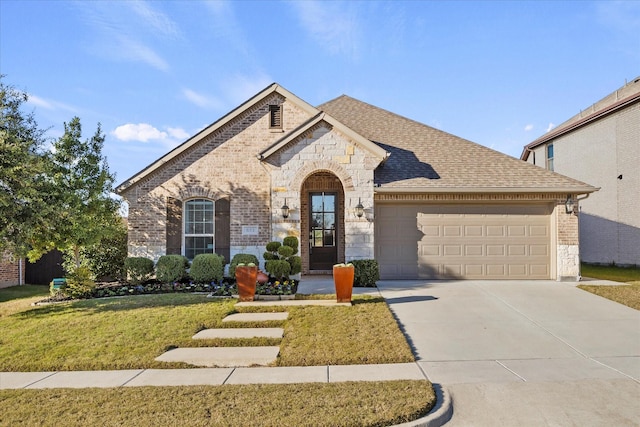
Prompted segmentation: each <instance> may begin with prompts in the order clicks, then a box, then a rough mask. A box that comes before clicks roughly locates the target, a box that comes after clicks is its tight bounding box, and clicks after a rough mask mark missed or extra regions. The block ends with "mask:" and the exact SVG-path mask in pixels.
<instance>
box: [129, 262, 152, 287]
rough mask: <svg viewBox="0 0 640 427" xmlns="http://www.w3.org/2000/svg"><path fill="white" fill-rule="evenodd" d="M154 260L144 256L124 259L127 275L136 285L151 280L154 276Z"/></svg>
mask: <svg viewBox="0 0 640 427" xmlns="http://www.w3.org/2000/svg"><path fill="white" fill-rule="evenodd" d="M153 267H154V266H153V261H152V260H150V259H149V258H144V257H129V258H126V259H125V260H124V270H125V274H126V277H128V278H129V281H131V283H133V284H134V285H137V284H139V283H142V282H144V281H146V280H149V279H150V278H151V276H153Z"/></svg>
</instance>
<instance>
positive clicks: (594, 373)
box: [378, 281, 640, 426]
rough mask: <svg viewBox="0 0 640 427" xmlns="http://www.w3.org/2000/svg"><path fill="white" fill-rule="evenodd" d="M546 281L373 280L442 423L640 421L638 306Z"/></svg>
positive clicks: (617, 423)
mask: <svg viewBox="0 0 640 427" xmlns="http://www.w3.org/2000/svg"><path fill="white" fill-rule="evenodd" d="M574 285H575V284H570V283H560V282H555V281H381V282H378V289H379V290H380V292H381V293H382V295H383V296H384V298H385V299H386V301H387V302H388V304H389V306H390V307H391V310H392V311H393V312H394V314H395V316H396V317H397V319H398V321H399V323H400V325H401V327H402V328H403V329H404V332H405V333H406V334H407V336H408V338H409V342H410V344H411V345H412V347H413V350H414V352H415V354H416V357H417V359H418V363H419V365H420V366H421V367H422V368H423V370H424V371H425V372H426V374H427V375H428V377H429V378H430V379H431V381H432V382H434V383H439V384H442V385H444V386H445V387H446V388H447V389H448V390H449V391H450V392H451V396H452V399H453V407H454V415H453V418H452V420H451V421H450V422H449V423H448V424H447V425H451V426H515V425H518V426H613V425H615V426H627V425H628V426H638V425H640V312H638V311H636V310H633V309H631V308H628V307H625V306H623V305H621V304H617V303H614V302H612V301H609V300H606V299H604V298H601V297H598V296H595V295H592V294H590V293H588V292H585V291H582V290H580V289H578V288H576V287H575V286H574Z"/></svg>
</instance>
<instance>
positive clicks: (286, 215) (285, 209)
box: [280, 198, 289, 219]
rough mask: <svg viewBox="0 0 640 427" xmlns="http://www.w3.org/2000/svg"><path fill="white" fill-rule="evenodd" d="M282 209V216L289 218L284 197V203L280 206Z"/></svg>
mask: <svg viewBox="0 0 640 427" xmlns="http://www.w3.org/2000/svg"><path fill="white" fill-rule="evenodd" d="M280 209H281V210H282V218H284V219H287V218H289V206H287V199H286V198H285V199H284V205H282V207H281V208H280Z"/></svg>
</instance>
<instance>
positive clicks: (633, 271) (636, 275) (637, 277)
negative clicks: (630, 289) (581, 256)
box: [581, 264, 640, 284]
mask: <svg viewBox="0 0 640 427" xmlns="http://www.w3.org/2000/svg"><path fill="white" fill-rule="evenodd" d="M581 269H582V276H583V277H592V278H594V279H604V280H612V281H614V282H623V283H630V284H640V267H618V266H615V265H594V264H582V265H581Z"/></svg>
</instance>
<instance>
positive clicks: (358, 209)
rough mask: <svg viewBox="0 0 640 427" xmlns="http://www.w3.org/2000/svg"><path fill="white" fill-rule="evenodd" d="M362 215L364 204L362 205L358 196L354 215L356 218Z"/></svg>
mask: <svg viewBox="0 0 640 427" xmlns="http://www.w3.org/2000/svg"><path fill="white" fill-rule="evenodd" d="M363 215H364V206H362V202H361V201H360V197H358V204H357V205H356V216H357V217H358V218H362V216H363Z"/></svg>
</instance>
